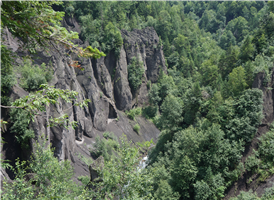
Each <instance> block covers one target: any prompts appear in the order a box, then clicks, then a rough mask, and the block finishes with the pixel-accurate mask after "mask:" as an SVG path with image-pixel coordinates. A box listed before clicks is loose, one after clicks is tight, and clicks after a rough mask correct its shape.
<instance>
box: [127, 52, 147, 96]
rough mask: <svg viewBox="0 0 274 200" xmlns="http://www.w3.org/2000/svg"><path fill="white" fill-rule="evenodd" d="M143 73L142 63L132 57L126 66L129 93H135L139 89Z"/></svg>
mask: <svg viewBox="0 0 274 200" xmlns="http://www.w3.org/2000/svg"><path fill="white" fill-rule="evenodd" d="M144 72H145V69H144V67H143V63H142V62H141V61H139V60H137V59H136V58H135V57H133V58H132V59H131V62H130V65H128V81H129V86H130V88H131V91H133V92H135V91H136V90H137V89H138V88H139V87H140V85H141V84H142V77H143V74H144Z"/></svg>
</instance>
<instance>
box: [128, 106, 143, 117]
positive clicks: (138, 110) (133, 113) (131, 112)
mask: <svg viewBox="0 0 274 200" xmlns="http://www.w3.org/2000/svg"><path fill="white" fill-rule="evenodd" d="M141 113H142V108H141V107H137V108H133V109H131V110H129V111H126V114H127V116H128V117H129V118H130V119H131V120H135V117H136V116H139V115H141Z"/></svg>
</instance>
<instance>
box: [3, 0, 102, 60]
mask: <svg viewBox="0 0 274 200" xmlns="http://www.w3.org/2000/svg"><path fill="white" fill-rule="evenodd" d="M53 4H57V5H60V4H62V2H58V1H50V2H42V3H39V2H35V1H29V2H27V1H23V2H16V1H15V2H4V3H3V4H2V6H1V20H2V23H1V27H7V28H8V29H9V31H10V32H11V34H12V35H13V36H15V37H18V38H20V39H21V41H22V43H21V46H22V47H23V48H25V49H27V50H28V51H30V52H31V53H34V52H36V50H37V47H42V48H46V47H49V46H52V45H53V43H54V44H55V45H57V44H61V45H63V46H64V47H66V48H68V49H70V50H71V51H73V52H76V53H77V54H79V55H81V56H84V57H85V56H91V57H93V56H94V57H96V58H97V57H98V56H99V57H101V56H104V54H103V53H101V52H99V51H98V50H96V49H95V50H94V49H92V48H91V47H88V48H86V49H82V48H80V47H78V46H77V45H74V44H73V43H72V42H70V40H72V39H76V38H78V34H77V33H76V32H70V33H69V32H68V31H67V30H66V28H64V27H61V26H60V21H61V20H62V17H63V16H64V14H65V13H64V12H58V11H54V10H53V9H52V5H53Z"/></svg>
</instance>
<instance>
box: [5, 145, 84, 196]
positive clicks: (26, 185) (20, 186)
mask: <svg viewBox="0 0 274 200" xmlns="http://www.w3.org/2000/svg"><path fill="white" fill-rule="evenodd" d="M44 145H45V144H44ZM44 145H42V146H41V145H40V144H39V143H36V144H35V152H34V154H33V155H32V158H31V160H30V161H29V162H26V161H22V162H20V161H19V160H17V161H16V166H15V168H14V169H13V171H14V172H15V174H16V178H15V180H14V181H12V182H8V181H6V180H4V182H3V184H4V187H3V193H2V194H1V197H2V198H3V199H52V198H55V199H61V198H74V197H77V196H79V195H80V194H81V193H84V190H83V191H82V189H83V188H82V187H81V186H77V185H76V184H75V183H74V182H73V180H72V176H73V168H72V167H71V165H70V163H69V161H61V162H59V161H58V159H57V158H55V157H54V156H53V151H52V149H49V148H45V146H44ZM27 177H29V178H27Z"/></svg>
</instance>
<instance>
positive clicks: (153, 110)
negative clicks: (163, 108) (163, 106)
mask: <svg viewBox="0 0 274 200" xmlns="http://www.w3.org/2000/svg"><path fill="white" fill-rule="evenodd" d="M157 112H158V108H157V106H147V107H145V108H143V110H142V115H143V116H144V117H145V118H146V119H152V118H153V117H155V116H156V115H157Z"/></svg>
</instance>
